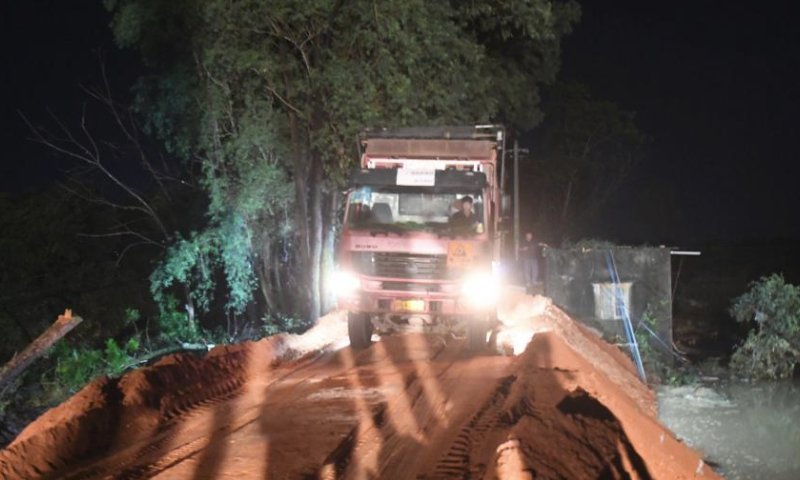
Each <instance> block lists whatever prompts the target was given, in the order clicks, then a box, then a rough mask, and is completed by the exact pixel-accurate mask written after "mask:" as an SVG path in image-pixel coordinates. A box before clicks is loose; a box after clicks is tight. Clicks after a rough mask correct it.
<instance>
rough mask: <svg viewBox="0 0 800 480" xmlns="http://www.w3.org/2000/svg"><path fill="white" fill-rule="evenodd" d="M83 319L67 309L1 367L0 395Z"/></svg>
mask: <svg viewBox="0 0 800 480" xmlns="http://www.w3.org/2000/svg"><path fill="white" fill-rule="evenodd" d="M82 321H83V319H81V317H73V316H72V310H65V311H64V315H59V316H58V319H56V321H55V322H54V323H53V324H52V325H51V326H50V328H48V329H47V330H45V332H44V333H43V334H41V335H39V337H38V338H36V340H34V341H33V342H32V343H30V344H29V345H28V346H27V347H25V350H23V351H22V352H21V353H20V354H18V355H15V356H14V358H12V359H11V360H9V361H8V363H6V364H5V365H4V366H3V368H2V369H0V397H2V396H3V394H4V393H5V391H6V387H7V386H8V385H9V384H10V383H11V382H13V381H14V379H16V378H17V377H18V376H19V375H20V374H21V373H22V372H24V371H25V369H26V368H28V367H29V366H30V365H31V364H32V363H33V362H34V361H35V360H36V359H37V358H39V357H41V356H42V355H44V354H45V353H47V351H48V350H50V347H52V346H53V344H54V343H56V342H57V341H59V340H60V339H61V338H62V337H63V336H64V335H66V334H67V333H69V331H70V330H72V329H73V328H75V327H76V326H77V325H78V324H79V323H81V322H82Z"/></svg>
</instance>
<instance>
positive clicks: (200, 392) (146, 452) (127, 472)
mask: <svg viewBox="0 0 800 480" xmlns="http://www.w3.org/2000/svg"><path fill="white" fill-rule="evenodd" d="M330 355H331V353H330V352H329V351H323V352H315V353H312V354H307V355H304V356H301V357H300V358H298V359H296V360H294V361H292V362H289V363H287V364H283V365H280V366H279V367H278V369H279V370H284V369H286V370H287V372H285V373H283V374H282V375H278V376H276V377H275V378H274V379H272V380H271V381H270V382H269V383H268V384H267V388H268V387H269V386H270V385H272V384H276V383H279V382H281V381H283V380H285V379H286V378H288V377H290V376H294V375H298V374H302V373H304V372H306V371H307V370H309V369H311V368H313V367H314V366H316V365H317V364H318V363H322V364H324V363H325V360H326V358H328V357H329V356H330ZM251 380H253V379H252V378H249V377H248V376H247V375H240V376H233V377H225V378H224V379H223V380H222V382H221V383H216V384H212V385H210V386H209V385H208V384H202V383H197V384H193V385H191V386H189V387H188V388H184V389H183V391H182V392H176V393H175V394H174V395H171V396H170V397H169V398H167V399H165V401H164V402H163V404H162V408H161V416H162V418H163V424H161V425H160V426H159V427H158V430H157V434H156V436H155V438H153V437H151V438H150V439H148V440H147V441H146V442H147V443H145V444H144V445H143V446H142V443H143V442H142V441H140V442H138V443H136V444H134V445H131V446H128V447H126V448H124V449H123V450H121V451H118V452H115V453H113V454H112V455H111V456H109V457H105V458H103V459H100V460H99V461H98V460H95V461H93V462H91V464H90V465H87V466H76V467H72V468H70V469H69V470H68V471H67V472H64V471H53V472H52V473H51V474H48V475H44V476H42V477H41V478H42V479H46V480H50V479H53V480H55V479H58V480H95V479H103V480H110V479H114V480H138V479H144V478H150V477H152V476H154V475H156V474H158V473H159V472H161V471H164V470H166V469H168V468H169V467H170V466H172V465H174V464H176V463H178V462H180V461H181V460H183V459H185V458H188V457H190V456H192V455H194V454H195V453H197V452H199V451H201V450H203V448H205V447H206V446H207V444H208V443H209V440H210V437H211V434H209V432H207V431H206V432H204V433H201V434H198V436H197V438H194V439H193V440H191V441H189V442H186V443H184V444H181V445H179V446H177V447H170V445H171V444H172V443H173V442H174V440H175V439H176V438H177V437H178V436H180V435H181V434H182V433H184V432H182V431H181V430H180V429H179V428H178V427H179V426H181V425H182V424H185V423H187V422H188V421H189V420H191V419H193V418H198V417H202V416H203V415H205V414H207V413H208V412H209V411H210V410H211V409H213V408H215V407H217V406H218V405H220V404H223V403H226V402H231V401H234V400H236V399H237V398H238V397H240V396H241V395H242V393H243V387H244V386H245V385H246V384H247V382H248V381H251ZM194 387H199V388H197V389H194ZM187 391H190V392H193V393H192V394H190V395H184V394H185V393H186V392H187ZM255 419H256V418H246V419H245V421H244V422H242V421H238V422H236V424H237V425H238V427H237V428H235V429H230V431H226V432H224V433H225V434H226V435H228V434H230V433H233V432H235V431H236V430H238V429H240V428H242V427H244V426H246V425H247V424H249V423H251V422H253V421H255ZM226 430H227V429H226ZM212 434H214V435H216V434H219V432H212ZM165 448H166V449H169V451H168V452H167V453H165V454H161V455H159V456H158V458H156V459H154V460H149V459H148V456H152V455H154V454H158V452H160V451H162V450H164V449H165ZM131 450H135V451H134V452H131ZM54 470H55V469H54ZM70 470H71V471H70Z"/></svg>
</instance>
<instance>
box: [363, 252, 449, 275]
mask: <svg viewBox="0 0 800 480" xmlns="http://www.w3.org/2000/svg"><path fill="white" fill-rule="evenodd" d="M356 257H358V258H356V259H355V260H356V261H355V262H354V264H355V266H356V269H357V270H358V271H359V272H361V273H363V274H364V275H370V276H375V277H389V278H408V279H417V280H445V279H449V278H451V277H452V276H453V272H452V271H450V270H449V269H448V268H447V255H425V254H416V253H415V254H411V253H397V252H358V254H356Z"/></svg>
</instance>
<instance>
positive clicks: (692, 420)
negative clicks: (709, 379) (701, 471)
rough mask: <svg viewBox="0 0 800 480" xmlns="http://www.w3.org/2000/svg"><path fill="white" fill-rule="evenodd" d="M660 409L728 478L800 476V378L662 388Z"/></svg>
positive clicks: (682, 436)
mask: <svg viewBox="0 0 800 480" xmlns="http://www.w3.org/2000/svg"><path fill="white" fill-rule="evenodd" d="M658 409H659V417H660V418H661V421H662V422H663V423H664V424H665V425H666V426H667V427H669V428H670V429H671V430H672V431H673V432H675V434H676V435H677V436H678V438H680V439H682V440H683V441H684V442H686V443H687V444H688V445H690V446H691V447H693V448H694V449H696V450H698V451H700V452H704V453H705V459H706V461H707V462H708V463H709V464H710V465H711V466H713V468H714V470H715V471H716V472H717V473H719V474H720V475H722V476H724V477H725V478H727V479H728V480H758V479H763V478H769V479H771V480H798V479H800V382H797V381H795V382H789V381H785V382H773V383H760V384H739V383H731V384H727V385H716V386H713V387H691V386H684V387H660V388H659V389H658Z"/></svg>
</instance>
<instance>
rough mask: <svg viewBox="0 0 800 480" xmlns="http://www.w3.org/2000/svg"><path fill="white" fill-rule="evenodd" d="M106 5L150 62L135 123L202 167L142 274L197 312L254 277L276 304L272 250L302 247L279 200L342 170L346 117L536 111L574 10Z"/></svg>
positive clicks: (137, 1) (409, 3)
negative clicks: (194, 221)
mask: <svg viewBox="0 0 800 480" xmlns="http://www.w3.org/2000/svg"><path fill="white" fill-rule="evenodd" d="M105 5H106V8H107V9H109V10H110V11H111V12H112V13H113V16H114V17H113V18H114V20H113V25H112V27H113V30H114V35H115V39H116V41H117V43H118V44H119V45H120V46H121V47H124V48H136V49H137V50H138V51H139V52H140V53H141V55H142V58H143V60H144V62H145V63H146V64H147V65H148V66H149V67H151V71H152V72H153V74H152V75H147V76H143V77H142V78H140V79H139V82H138V85H137V88H136V92H137V102H136V108H137V110H138V111H139V112H140V113H141V114H142V115H143V116H144V123H145V126H146V129H147V130H148V131H149V132H152V133H154V134H155V135H156V136H157V137H158V138H160V139H161V140H162V141H163V142H164V144H165V146H166V148H167V149H168V150H169V151H170V152H173V153H175V154H177V155H179V156H181V157H182V158H184V159H186V161H187V162H190V161H191V162H196V163H197V164H198V165H199V166H200V168H201V170H202V186H203V188H204V190H205V191H206V193H207V195H208V199H209V207H208V211H207V220H208V223H207V225H205V226H204V227H203V228H202V229H198V231H197V232H194V233H190V234H184V235H175V237H174V240H173V242H172V244H171V246H170V248H169V250H168V252H167V255H166V257H165V259H164V260H163V261H162V262H161V263H160V264H159V266H158V268H157V269H156V271H155V272H154V273H153V275H152V276H151V282H152V290H153V294H154V296H155V297H156V299H157V301H158V302H159V303H160V304H162V309H163V308H164V305H163V304H164V301H165V299H166V298H167V297H168V296H169V295H174V293H175V289H181V288H183V287H187V288H188V290H189V295H190V296H191V298H192V299H193V300H194V302H195V303H196V307H197V309H198V311H197V314H198V315H199V314H201V313H204V312H208V311H209V310H210V308H211V306H212V304H213V303H214V302H215V301H224V306H225V308H226V310H228V311H232V312H234V314H235V315H241V313H242V312H243V310H244V308H245V307H246V306H247V305H248V303H250V302H252V301H253V300H254V292H260V293H261V296H262V299H263V300H264V304H265V305H267V306H268V307H270V309H271V311H269V312H268V313H270V314H274V313H280V312H277V311H275V310H277V309H278V308H279V307H278V306H277V305H278V304H280V303H282V301H281V300H278V299H275V298H273V297H277V296H282V295H284V294H285V293H286V292H285V291H283V290H281V289H279V288H278V287H277V286H276V283H283V282H281V280H284V281H285V279H286V277H287V275H286V273H285V272H279V271H278V270H279V269H281V268H287V266H276V265H277V264H276V263H275V262H273V261H272V258H273V257H274V255H275V251H276V250H278V249H282V248H285V246H286V245H292V246H293V247H292V248H293V249H295V252H296V253H297V254H298V255H299V257H300V258H301V259H305V258H306V257H307V256H308V255H309V253H308V248H309V245H313V242H312V241H311V240H310V239H309V235H308V234H307V233H305V232H306V230H305V227H304V224H306V225H307V222H309V219H307V218H302V217H301V216H300V215H297V216H295V214H294V210H295V208H294V207H298V208H299V210H298V211H300V212H305V211H306V209H305V208H300V207H304V206H305V202H306V201H308V199H309V198H310V195H309V194H308V192H306V191H302V190H305V189H308V190H309V191H315V192H316V191H319V190H316V189H318V188H320V187H325V188H327V189H329V190H330V189H332V188H335V186H336V185H337V184H341V183H342V181H343V179H344V177H345V176H346V174H347V172H348V171H349V169H350V168H351V167H352V166H354V165H355V163H356V150H357V148H356V142H355V137H356V133H357V132H358V131H359V130H360V129H362V128H364V127H367V126H389V127H391V126H403V125H412V124H416V125H430V124H448V123H449V124H453V123H462V122H469V123H476V122H477V123H481V122H486V121H494V120H501V121H506V122H507V123H509V124H511V126H515V127H525V128H527V127H530V126H532V125H535V124H536V123H538V122H539V121H540V119H541V112H540V111H539V110H538V108H537V105H538V102H539V87H540V85H542V84H545V83H549V82H552V81H553V79H554V78H555V73H556V72H557V70H558V67H559V56H560V41H561V38H562V37H563V36H564V35H566V34H567V33H568V32H569V31H570V30H571V28H572V25H573V24H574V23H575V22H576V21H577V19H578V17H579V16H580V9H579V7H578V5H577V3H575V2H573V1H567V2H560V1H551V0H513V1H511V2H504V3H497V2H494V1H489V0H481V1H478V2H469V3H468V4H460V3H453V2H448V1H441V0H437V1H433V2H431V1H423V0H402V1H394V2H382V3H380V4H376V3H374V2H367V1H363V0H358V1H354V2H339V1H333V0H311V1H303V2H299V1H297V0H279V1H275V2H263V1H261V0H242V1H238V2H227V1H222V0H174V1H169V2H153V1H149V0H106V1H105ZM314 171H317V172H319V171H324V172H325V178H324V180H323V182H322V183H324V185H319V184H316V183H314V182H316V180H314V178H315V177H314V176H313V175H310V173H311V172H314ZM309 178H311V180H310V182H311V184H309V183H306V182H307V180H308V179H309ZM296 189H297V190H296ZM294 202H300V203H301V205H295V204H294ZM328 222H330V219H328ZM296 233H299V234H300V235H299V236H300V237H301V238H295V235H296ZM302 252H305V254H303V253H302ZM303 261H304V262H306V261H307V260H303ZM301 266H302V265H301ZM305 267H307V268H308V267H310V266H309V265H305ZM300 276H301V277H302V275H300ZM279 279H280V280H279ZM218 285H220V286H222V285H224V288H218V287H217V286H218ZM257 286H258V287H260V288H255V287H257ZM221 291H224V292H225V299H214V298H213V293H219V292H221ZM181 294H183V292H181ZM284 308H285V307H284ZM284 313H285V312H284Z"/></svg>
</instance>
